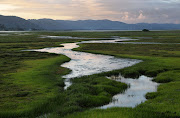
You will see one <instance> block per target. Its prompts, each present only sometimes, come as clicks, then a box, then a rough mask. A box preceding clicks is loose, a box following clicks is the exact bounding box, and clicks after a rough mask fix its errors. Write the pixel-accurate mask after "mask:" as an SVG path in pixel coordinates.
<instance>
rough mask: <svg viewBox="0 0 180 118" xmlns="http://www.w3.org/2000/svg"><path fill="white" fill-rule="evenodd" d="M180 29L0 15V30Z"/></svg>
mask: <svg viewBox="0 0 180 118" xmlns="http://www.w3.org/2000/svg"><path fill="white" fill-rule="evenodd" d="M142 29H149V30H180V24H156V23H152V24H148V23H138V24H126V23H123V22H119V21H110V20H78V21H70V20H52V19H38V20H34V19H30V20H25V19H23V18H20V17H16V16H2V15H0V30H142Z"/></svg>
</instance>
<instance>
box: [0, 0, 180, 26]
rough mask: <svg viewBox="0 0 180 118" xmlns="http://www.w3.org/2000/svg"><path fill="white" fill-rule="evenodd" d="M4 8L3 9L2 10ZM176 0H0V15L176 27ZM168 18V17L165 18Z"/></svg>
mask: <svg viewBox="0 0 180 118" xmlns="http://www.w3.org/2000/svg"><path fill="white" fill-rule="evenodd" d="M4 5H5V6H6V7H5V8H4V7H2V6H4ZM179 6H180V1H179V0H138V1H137V0H126V1H124V0H111V1H110V0H38V1H37V0H1V1H0V10H1V14H4V15H17V16H20V17H24V18H53V19H70V20H77V19H110V20H117V21H123V22H127V23H137V22H149V23H151V22H157V23H162V22H164V23H180V16H178V15H177V14H179V13H180V7H179ZM167 16H168V17H167Z"/></svg>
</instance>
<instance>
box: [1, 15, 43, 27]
mask: <svg viewBox="0 0 180 118" xmlns="http://www.w3.org/2000/svg"><path fill="white" fill-rule="evenodd" d="M38 29H41V28H40V27H39V26H38V25H35V24H33V23H31V22H29V21H28V20H25V19H23V18H20V17H16V16H2V15H0V30H38Z"/></svg>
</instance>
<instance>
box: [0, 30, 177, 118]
mask: <svg viewBox="0 0 180 118" xmlns="http://www.w3.org/2000/svg"><path fill="white" fill-rule="evenodd" d="M27 33H28V34H27ZM4 34H5V35H4ZM6 34H8V33H5V32H3V35H1V36H0V46H1V48H0V52H1V53H0V58H1V63H0V66H1V68H0V69H1V75H0V85H1V86H0V88H1V89H0V93H1V94H0V117H2V118H3V117H4V118H8V117H9V118H13V117H18V118H19V117H37V116H42V117H43V115H44V114H46V115H45V116H46V117H50V118H52V117H53V118H55V117H67V118H76V117H77V118H81V117H82V118H84V117H87V118H92V117H97V118H101V117H104V118H109V117H114V118H118V117H123V118H140V117H142V118H143V117H147V118H152V117H153V118H156V117H157V118H166V117H167V118H169V117H172V118H173V117H180V114H179V110H180V107H179V106H180V105H179V104H180V102H179V98H180V94H179V89H180V88H179V77H180V70H179V69H180V65H179V63H180V62H179V61H180V59H179V56H180V55H179V54H180V53H179V52H180V49H179V47H180V46H179V43H180V35H179V34H180V32H179V31H154V32H140V31H129V32H128V31H127V32H119V31H115V32H113V31H112V32H26V34H25V35H17V34H14V33H11V34H8V35H6ZM42 35H46V36H64V38H63V37H61V38H54V39H51V37H46V38H41V36H42ZM65 36H69V37H68V39H67V38H66V37H65ZM112 36H116V37H112ZM117 36H118V37H130V38H132V39H136V37H142V38H139V39H140V40H133V41H131V42H149V44H148V43H144V44H121V43H105V42H104V43H97V42H96V41H95V42H93V43H85V42H87V41H89V40H91V41H92V40H95V39H94V38H97V40H102V39H106V38H107V39H111V38H117ZM70 37H76V38H75V39H71V38H70ZM77 37H82V38H77ZM144 37H152V38H144ZM120 40H122V39H120ZM80 41H85V42H84V43H79V47H78V46H77V45H75V44H76V43H74V42H80ZM91 41H89V42H91ZM107 41H108V40H106V42H107ZM110 41H112V40H110ZM99 42H101V41H99ZM152 42H153V43H158V44H151V43H152ZM64 43H68V44H64ZM159 43H160V44H159ZM60 44H63V45H64V47H62V46H60ZM72 44H73V45H72ZM47 47H55V48H54V49H53V48H47ZM67 47H68V49H65V50H66V51H70V50H71V49H72V48H76V49H73V50H74V54H79V53H80V54H82V55H84V56H87V55H89V57H94V55H99V54H100V55H99V56H100V57H101V56H102V58H103V57H104V56H105V57H106V58H107V57H109V58H110V60H112V58H114V59H113V60H115V63H119V64H121V63H120V62H121V60H123V59H122V58H125V59H124V60H129V62H130V63H131V61H132V62H133V60H143V62H141V63H137V64H136V65H134V64H135V63H131V64H130V65H133V66H130V65H129V66H123V67H125V68H123V67H121V65H118V64H117V65H112V68H111V69H110V70H108V69H107V70H106V69H105V71H102V70H101V69H102V68H100V70H101V71H99V72H98V73H96V72H93V73H89V74H84V75H86V76H83V75H81V74H78V75H74V76H73V77H72V78H74V79H72V80H71V81H72V83H73V84H72V85H71V86H69V87H68V88H67V90H64V87H65V84H64V78H66V77H67V76H68V77H67V78H71V77H69V76H70V75H71V74H72V73H74V72H75V70H73V69H72V68H71V67H68V66H70V65H71V66H72V65H73V63H72V62H73V59H72V60H71V61H70V58H71V57H70V56H69V57H70V58H68V57H66V56H68V55H66V56H63V55H61V54H63V53H60V52H58V54H50V53H45V52H43V49H42V48H45V49H48V50H49V51H46V52H52V51H54V50H56V51H60V50H61V49H63V48H67ZM32 49H40V50H42V51H41V52H28V51H22V50H32ZM50 50H51V51H50ZM77 51H81V52H77ZM85 52H90V53H85ZM71 53H72V52H71ZM91 53H94V54H91ZM102 54H103V55H102ZM70 55H71V56H72V54H70ZM106 55H107V56H106ZM108 55H110V56H108ZM75 57H78V55H76V56H75ZM128 58H129V59H128ZM81 59H82V58H81ZM89 59H90V58H87V60H89ZM98 59H99V57H98V58H95V59H94V58H93V59H92V60H93V62H96V61H95V60H98ZM75 60H76V59H75ZM76 61H77V60H76ZM65 62H67V63H65ZM77 62H78V61H77ZM86 62H89V61H86ZM100 62H101V61H97V63H96V64H95V66H96V65H98V64H99V65H100ZM63 63H65V64H63ZM105 63H109V61H105ZM62 64H63V65H65V66H63V65H62ZM66 64H67V65H66ZM68 64H69V65H68ZM79 64H83V63H79ZM85 64H86V63H85ZM60 65H62V66H63V67H61V66H60ZM102 65H103V66H105V67H108V66H109V65H105V64H104V63H102ZM125 65H127V64H125ZM79 67H80V66H79ZM90 67H93V66H91V65H90ZM110 67H111V66H110ZM116 67H117V68H116ZM67 68H69V69H67ZM113 69H115V70H113ZM85 70H86V69H85ZM88 70H91V69H87V70H86V71H84V72H85V73H86V72H87V71H88ZM92 70H93V71H95V69H92ZM78 71H82V70H78ZM82 72H83V71H82ZM101 72H102V73H101ZM119 73H121V75H122V76H123V77H125V78H131V79H129V81H135V79H137V81H140V80H142V79H141V78H142V75H145V76H148V77H147V78H146V77H145V78H146V80H150V81H149V82H152V81H154V82H152V83H156V82H158V83H161V84H160V85H159V86H158V88H157V92H155V91H156V87H157V84H154V85H153V86H154V88H152V90H153V91H151V90H150V89H151V88H150V89H149V88H148V91H147V92H150V93H147V94H146V93H144V94H143V95H142V96H143V97H144V98H143V99H144V100H146V99H147V101H146V102H144V101H143V102H144V103H142V104H139V105H136V106H135V107H133V108H129V107H125V108H111V109H106V110H100V109H93V108H97V107H99V106H103V105H107V104H108V103H110V102H111V101H112V100H113V99H112V98H113V96H114V95H117V94H119V93H120V94H121V93H123V92H125V91H128V90H129V86H128V85H127V83H126V82H125V81H124V80H127V81H128V79H121V81H120V80H118V79H117V81H115V80H111V79H108V78H107V77H110V76H112V75H115V76H118V75H119ZM91 74H93V75H91ZM63 77H64V78H63ZM132 78H133V79H132ZM138 78H140V79H138ZM151 80H152V81H151ZM123 81H124V82H125V83H123ZM131 86H133V85H131ZM135 87H136V86H135ZM74 112H76V113H74ZM47 114H48V115H47Z"/></svg>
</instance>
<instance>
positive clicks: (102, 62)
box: [33, 37, 158, 109]
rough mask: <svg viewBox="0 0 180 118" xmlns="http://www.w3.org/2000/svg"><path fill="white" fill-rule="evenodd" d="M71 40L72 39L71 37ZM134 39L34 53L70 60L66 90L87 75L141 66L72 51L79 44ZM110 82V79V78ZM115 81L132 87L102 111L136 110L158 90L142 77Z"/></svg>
mask: <svg viewBox="0 0 180 118" xmlns="http://www.w3.org/2000/svg"><path fill="white" fill-rule="evenodd" d="M68 38H69V37H68ZM129 40H134V39H128V38H123V39H121V38H115V40H98V41H82V42H78V43H65V44H61V45H63V46H64V47H52V48H44V49H37V50H33V51H38V52H49V53H55V54H63V55H66V56H67V57H69V58H71V61H70V62H67V63H64V64H62V65H61V66H62V67H66V68H69V69H71V70H72V72H71V73H69V74H67V75H65V76H63V78H65V81H64V82H65V87H64V89H67V88H68V87H70V86H71V85H72V84H73V83H71V79H73V78H76V77H81V76H85V75H92V74H97V73H102V72H108V71H112V70H116V69H122V68H125V67H129V66H133V65H135V64H137V63H140V62H142V61H141V60H136V59H124V58H116V57H114V56H108V55H101V54H92V53H86V52H78V51H73V50H72V49H74V48H78V47H79V45H78V44H80V43H117V41H129ZM109 79H111V78H109ZM114 80H115V81H119V82H123V83H127V84H128V85H130V87H129V88H128V89H127V90H126V91H125V92H124V93H120V94H118V95H115V96H114V97H113V100H112V102H110V103H109V104H108V105H104V106H102V107H100V108H102V109H105V108H110V107H135V106H136V105H138V104H140V103H142V102H144V101H146V99H145V94H146V93H148V92H154V91H156V90H157V86H158V84H157V83H155V82H152V81H151V80H152V78H148V77H146V76H141V77H140V78H139V79H131V78H128V79H125V78H123V77H122V76H119V77H116V79H114Z"/></svg>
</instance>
